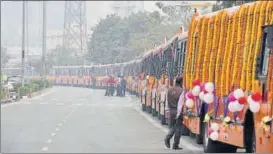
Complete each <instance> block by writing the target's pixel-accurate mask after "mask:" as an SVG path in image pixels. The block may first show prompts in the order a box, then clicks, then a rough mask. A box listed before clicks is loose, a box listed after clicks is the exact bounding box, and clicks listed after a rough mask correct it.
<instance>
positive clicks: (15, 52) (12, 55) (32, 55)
mask: <svg viewBox="0 0 273 154" xmlns="http://www.w3.org/2000/svg"><path fill="white" fill-rule="evenodd" d="M6 48H7V50H8V53H7V54H8V56H9V61H8V63H7V64H6V67H8V68H10V67H19V66H20V65H21V63H22V57H21V52H22V48H21V46H7V47H6ZM25 56H26V59H25V60H26V63H28V61H32V62H33V61H38V60H40V59H41V56H42V47H41V46H32V47H28V50H26V55H25Z"/></svg>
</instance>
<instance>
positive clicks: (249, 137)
mask: <svg viewBox="0 0 273 154" xmlns="http://www.w3.org/2000/svg"><path fill="white" fill-rule="evenodd" d="M245 119H246V121H245V126H244V136H245V139H244V140H245V143H246V144H245V147H246V153H256V134H255V128H254V117H253V113H252V112H251V111H249V110H248V111H247V113H246V116H245Z"/></svg>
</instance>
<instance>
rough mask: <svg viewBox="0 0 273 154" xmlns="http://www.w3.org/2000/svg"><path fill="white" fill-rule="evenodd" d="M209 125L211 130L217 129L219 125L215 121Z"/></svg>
mask: <svg viewBox="0 0 273 154" xmlns="http://www.w3.org/2000/svg"><path fill="white" fill-rule="evenodd" d="M210 127H211V129H212V130H213V131H218V130H219V125H218V124H217V123H215V122H214V123H212V124H211V126H210Z"/></svg>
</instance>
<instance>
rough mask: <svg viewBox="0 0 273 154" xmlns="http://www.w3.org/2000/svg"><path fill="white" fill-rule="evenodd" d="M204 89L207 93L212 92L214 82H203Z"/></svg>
mask: <svg viewBox="0 0 273 154" xmlns="http://www.w3.org/2000/svg"><path fill="white" fill-rule="evenodd" d="M205 90H206V91H207V92H208V93H212V92H213V91H214V84H213V83H212V82H208V83H206V84H205Z"/></svg>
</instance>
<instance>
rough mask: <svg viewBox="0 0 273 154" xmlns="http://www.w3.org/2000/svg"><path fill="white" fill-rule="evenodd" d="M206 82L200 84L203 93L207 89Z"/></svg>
mask: <svg viewBox="0 0 273 154" xmlns="http://www.w3.org/2000/svg"><path fill="white" fill-rule="evenodd" d="M205 84H206V83H205V82H202V83H201V84H200V88H201V91H203V90H204V89H205Z"/></svg>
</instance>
